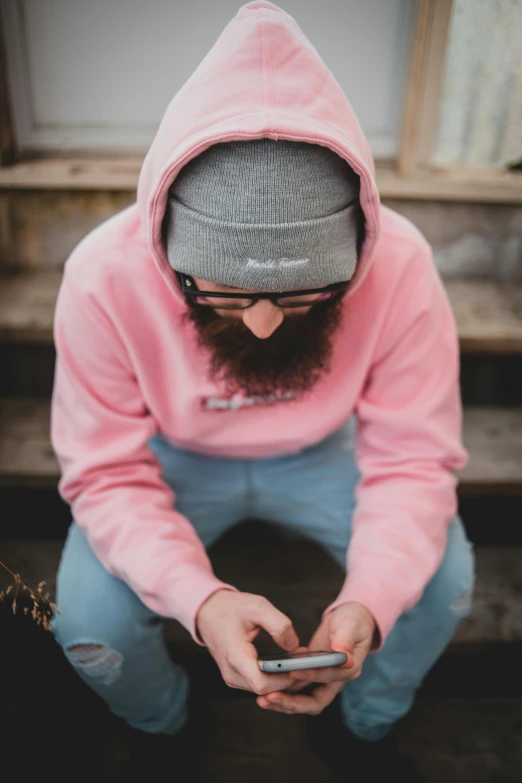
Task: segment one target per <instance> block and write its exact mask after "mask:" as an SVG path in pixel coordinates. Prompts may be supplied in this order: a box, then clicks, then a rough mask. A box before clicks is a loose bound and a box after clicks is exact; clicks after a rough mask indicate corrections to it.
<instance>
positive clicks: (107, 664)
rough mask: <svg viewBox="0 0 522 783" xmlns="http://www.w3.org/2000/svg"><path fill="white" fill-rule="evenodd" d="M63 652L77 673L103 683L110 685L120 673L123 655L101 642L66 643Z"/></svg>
mask: <svg viewBox="0 0 522 783" xmlns="http://www.w3.org/2000/svg"><path fill="white" fill-rule="evenodd" d="M64 652H65V655H66V656H67V658H68V659H69V661H70V662H71V664H72V665H73V666H74V668H75V669H76V670H77V671H78V672H79V673H81V674H82V675H83V676H84V677H86V678H88V679H90V678H93V679H97V680H98V681H99V682H101V683H102V684H103V685H112V684H113V683H115V682H116V680H117V679H118V678H119V677H120V675H121V673H122V667H123V655H122V654H121V653H120V652H118V651H117V650H111V649H110V648H109V647H105V645H103V644H91V643H85V642H84V643H80V644H68V645H67V647H66V648H65V650H64Z"/></svg>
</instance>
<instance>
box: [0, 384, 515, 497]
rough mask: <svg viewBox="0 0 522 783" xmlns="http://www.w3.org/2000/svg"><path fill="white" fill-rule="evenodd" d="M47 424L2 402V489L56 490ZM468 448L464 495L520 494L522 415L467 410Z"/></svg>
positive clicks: (35, 407)
mask: <svg viewBox="0 0 522 783" xmlns="http://www.w3.org/2000/svg"><path fill="white" fill-rule="evenodd" d="M49 422H50V411H49V404H48V403H45V402H35V401H30V400H23V399H4V400H0V432H1V433H2V436H1V438H0V484H1V483H3V484H4V485H15V484H22V485H23V486H26V485H27V486H49V487H53V486H56V484H57V481H58V478H59V471H58V465H57V462H56V458H55V456H54V453H53V451H52V447H51V443H50V437H49ZM464 444H465V446H466V448H467V449H468V450H469V453H470V459H469V464H468V466H467V467H466V468H465V469H464V470H463V471H461V473H460V491H461V492H463V493H468V494H470V493H473V494H476V493H477V492H478V493H480V494H484V493H498V492H501V493H520V492H522V411H520V410H518V409H516V410H504V409H498V408H489V409H484V408H479V409H473V408H470V409H469V408H468V409H465V411H464Z"/></svg>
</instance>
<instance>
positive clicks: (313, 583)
mask: <svg viewBox="0 0 522 783" xmlns="http://www.w3.org/2000/svg"><path fill="white" fill-rule="evenodd" d="M62 547H63V539H61V538H60V539H36V538H34V539H4V540H0V560H1V561H2V562H3V563H5V565H7V566H8V567H9V568H10V569H11V570H12V571H14V572H15V573H19V574H20V577H21V579H22V580H23V581H24V582H25V583H26V584H28V585H30V586H32V587H35V586H36V585H37V584H38V583H39V582H40V581H42V580H45V582H46V583H47V587H46V590H49V591H50V592H51V596H53V595H54V594H55V577H56V571H57V568H58V563H59V560H60V555H61V550H62ZM209 556H210V559H211V561H212V565H213V568H214V571H215V573H216V574H217V576H218V577H219V578H220V579H222V580H223V581H226V582H229V583H231V584H234V585H235V586H236V587H238V588H239V589H240V590H243V591H245V592H251V593H256V594H259V595H264V596H265V597H266V598H268V599H269V600H270V601H272V602H273V603H274V604H275V605H276V606H277V607H278V608H279V609H281V611H283V612H285V613H286V614H288V616H289V617H291V618H292V620H293V622H294V626H295V628H296V630H297V632H298V634H299V636H300V638H301V639H302V640H306V641H308V639H309V638H310V636H311V635H312V633H313V631H314V630H315V628H316V627H317V625H318V624H319V622H320V619H321V614H322V612H323V611H324V609H325V608H326V606H328V604H329V603H331V602H332V601H333V600H334V599H335V597H336V596H337V594H338V592H339V589H340V587H341V585H342V582H343V572H342V570H341V569H340V567H339V566H338V565H337V564H336V563H334V562H333V561H332V560H331V559H330V557H329V556H328V555H327V554H326V553H325V552H324V551H323V550H322V549H320V547H319V546H317V545H316V544H313V543H312V542H309V541H307V540H305V539H303V538H301V537H299V538H297V537H296V538H291V539H289V538H288V537H287V536H285V534H284V532H281V531H280V530H279V529H278V528H276V527H275V526H273V525H267V524H265V523H260V522H252V521H250V522H247V523H245V524H241V525H239V526H238V527H236V528H235V529H234V530H232V531H231V532H230V533H228V534H227V535H226V536H224V537H223V538H222V539H221V540H220V541H219V542H218V543H217V544H216V545H215V546H214V547H212V548H211V549H210V551H209ZM521 564H522V547H520V546H513V547H489V546H485V547H476V573H477V581H476V590H475V600H474V606H473V610H472V613H471V615H470V616H469V617H468V618H467V619H466V620H464V622H463V623H462V624H461V626H460V628H459V630H458V632H457V635H456V637H455V640H454V645H456V646H457V647H458V648H459V649H461V648H466V647H474V648H480V647H481V646H484V645H491V644H498V643H505V642H511V643H513V642H522V582H521V580H520V568H521ZM0 576H1V581H0V583H1V584H7V583H8V575H7V574H6V575H5V576H6V578H5V579H4V578H3V576H2V575H0ZM265 637H266V638H265ZM167 638H168V640H169V643H170V645H171V646H172V648H173V650H176V651H177V652H178V654H180V655H181V656H182V657H183V656H185V657H186V656H189V657H193V655H196V656H199V655H206V652H205V650H204V648H201V647H200V646H198V645H196V644H195V643H194V642H193V641H192V639H191V637H190V636H189V634H188V633H187V631H186V630H185V629H184V628H182V627H181V626H180V625H179V624H178V623H176V622H174V621H169V622H168V623H167ZM259 641H260V645H261V647H262V649H263V650H266V651H267V652H268V651H273V648H272V642H271V641H270V640H269V637H268V636H266V635H262V636H261V637H259Z"/></svg>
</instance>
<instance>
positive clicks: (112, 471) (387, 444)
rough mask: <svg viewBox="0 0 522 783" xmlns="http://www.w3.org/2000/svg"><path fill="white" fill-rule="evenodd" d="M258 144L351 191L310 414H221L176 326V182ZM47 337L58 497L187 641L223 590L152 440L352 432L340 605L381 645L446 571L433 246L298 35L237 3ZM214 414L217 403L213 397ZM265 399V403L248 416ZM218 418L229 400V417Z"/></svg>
mask: <svg viewBox="0 0 522 783" xmlns="http://www.w3.org/2000/svg"><path fill="white" fill-rule="evenodd" d="M260 137H269V138H271V139H288V140H296V141H306V142H310V143H313V144H321V145H325V146H327V147H329V148H330V149H332V150H333V151H334V152H336V153H337V154H339V155H341V156H342V157H343V158H345V160H346V161H347V162H348V163H349V164H350V166H351V167H352V168H353V169H354V170H355V171H356V172H357V173H358V174H359V176H360V179H361V196H360V199H361V205H362V208H363V210H364V213H365V217H366V240H365V244H364V247H363V249H362V253H361V258H360V262H359V265H358V271H357V273H356V277H355V279H354V284H353V285H352V288H351V291H350V293H349V295H348V296H347V297H346V298H345V300H344V301H345V305H346V307H345V318H344V322H343V325H342V327H341V328H340V329H339V331H338V333H336V335H335V338H334V353H333V363H332V369H331V372H330V373H329V374H328V375H327V376H325V377H324V379H323V380H322V381H320V382H319V384H318V386H317V387H316V389H315V390H314V393H313V394H312V396H311V397H310V398H307V399H306V400H303V401H301V402H299V401H291V400H281V401H279V402H276V403H272V404H264V405H263V404H260V405H259V404H258V405H242V404H241V399H239V400H235V401H233V402H232V404H231V405H230V404H229V405H228V408H227V407H225V408H224V409H223V407H222V406H223V403H220V399H221V400H222V398H223V390H222V389H220V388H219V387H218V386H216V385H215V384H213V383H212V382H211V381H210V380H209V377H208V373H207V356H206V354H205V353H203V352H201V351H200V350H199V349H198V347H197V342H196V337H195V333H194V331H193V327H191V326H190V324H188V323H186V322H184V321H183V320H182V315H183V313H184V311H185V307H186V305H185V303H184V299H183V296H182V294H181V292H180V290H179V288H178V284H177V281H176V277H175V275H174V274H173V272H172V269H171V267H170V266H169V264H168V261H167V257H166V254H165V248H164V245H163V242H162V238H161V223H162V218H163V215H164V211H165V206H166V200H167V195H168V189H169V187H170V185H171V184H172V182H173V180H174V179H175V177H176V176H177V174H178V171H179V170H180V169H181V167H182V166H184V165H185V163H187V161H189V160H190V159H191V158H193V157H195V156H196V155H198V154H199V153H200V152H202V151H203V150H205V149H206V148H207V147H209V146H210V145H211V144H215V143H217V142H224V141H231V140H245V139H254V138H260ZM54 337H55V343H56V349H57V365H56V374H55V384H54V391H53V399H52V414H51V435H52V443H53V447H54V450H55V452H56V454H57V457H58V460H59V463H60V466H61V470H62V477H61V481H60V485H59V489H60V493H61V495H62V497H63V498H64V499H65V500H66V501H67V502H68V503H70V504H71V506H72V512H73V516H74V518H75V520H76V521H77V523H78V525H79V526H80V528H81V529H82V530H83V531H84V533H85V534H86V536H87V538H88V540H89V542H90V544H91V547H92V549H93V551H94V552H95V553H96V555H97V556H98V558H99V559H100V561H101V562H102V563H103V565H104V566H105V568H106V569H107V570H108V571H109V572H110V573H112V574H114V575H116V576H118V577H119V578H121V579H123V580H124V581H125V582H126V583H127V584H128V585H130V587H131V588H132V589H133V590H134V591H135V592H136V593H137V594H138V595H139V597H140V598H141V600H142V601H143V602H144V603H145V604H146V605H147V606H149V607H150V608H151V609H153V610H154V611H156V612H158V613H160V614H161V615H164V616H166V617H174V618H176V619H178V620H179V621H180V622H181V623H183V624H184V625H185V627H186V628H187V629H189V630H190V632H191V633H192V635H193V636H194V638H195V640H196V641H198V642H199V643H201V642H200V640H199V639H198V637H197V634H196V629H195V617H196V614H197V611H198V609H199V607H200V606H201V604H202V603H203V602H204V601H205V600H206V599H207V598H208V597H209V596H210V595H211V594H212V593H214V592H215V591H216V590H218V589H220V588H221V587H223V586H224V585H223V583H222V582H221V581H220V580H218V579H217V578H216V577H215V576H214V574H213V572H212V567H211V564H210V561H209V559H208V557H207V555H206V552H205V550H204V548H203V546H202V544H201V542H200V540H199V538H198V537H197V535H196V533H195V531H194V529H193V527H192V526H191V524H190V521H189V520H187V519H186V518H185V517H183V516H182V515H181V514H180V513H178V512H177V511H176V507H175V497H174V495H173V492H172V491H171V490H170V488H169V487H168V486H167V485H166V484H165V483H164V482H163V481H162V479H161V468H160V465H159V464H158V462H157V460H156V458H155V456H154V455H153V454H152V452H151V450H150V449H149V448H148V447H147V440H148V439H149V438H150V437H151V436H152V435H153V434H154V433H156V432H158V431H159V432H161V434H162V435H163V436H164V437H165V438H166V439H167V440H169V441H170V442H172V443H173V444H174V445H175V446H177V447H181V448H183V449H188V450H193V451H196V452H200V453H203V454H206V455H212V456H215V457H218V458H219V457H236V458H249V457H251V458H259V457H273V456H277V455H283V454H290V453H296V452H298V451H299V450H300V449H302V448H304V447H306V446H308V445H310V444H312V443H315V442H317V441H318V440H320V439H321V438H324V437H325V436H327V435H328V434H330V433H332V432H333V431H334V430H335V429H336V428H338V427H339V426H340V425H342V424H343V423H344V422H345V421H346V420H347V419H348V417H349V416H350V415H351V414H352V413H354V412H355V413H356V414H357V417H358V422H359V431H358V439H357V459H358V464H359V468H360V470H361V473H362V480H361V482H360V484H359V487H358V491H357V507H356V511H355V513H354V519H353V536H352V540H351V544H350V549H349V553H348V564H347V566H348V568H347V577H346V581H345V583H344V586H343V588H342V590H341V593H340V595H339V597H338V599H337V600H336V601H335V603H334V604H332V605H331V606H330V607H328V609H327V611H329V610H331V609H332V608H333V607H334V606H337V605H338V604H339V603H342V602H346V601H358V602H360V603H361V604H363V605H364V606H366V607H367V608H368V609H369V611H370V612H371V613H372V614H373V616H374V617H375V619H376V621H377V624H378V627H379V630H380V637H381V639H380V641H381V644H382V642H383V641H384V639H385V638H386V636H387V634H388V633H389V631H390V629H391V628H392V626H393V625H394V623H395V621H396V620H397V618H398V617H399V616H400V615H401V614H402V613H403V612H405V611H406V610H408V609H410V608H411V607H412V606H414V604H415V603H416V602H417V601H418V600H419V598H420V597H421V595H422V592H423V590H424V587H425V585H426V584H427V582H428V581H429V579H430V578H431V577H432V576H433V574H434V572H435V571H436V569H437V567H438V565H439V563H440V562H441V559H442V556H443V553H444V549H445V543H446V534H447V527H448V523H449V522H450V520H451V519H452V517H453V516H454V514H455V512H456V492H455V487H456V480H455V477H454V476H453V474H452V471H453V470H454V469H457V468H462V467H463V466H464V465H465V462H466V452H465V451H464V449H463V447H462V445H461V405H460V397H459V387H458V342H457V337H456V330H455V325H454V320H453V316H452V313H451V310H450V307H449V305H448V300H447V297H446V294H445V291H444V288H443V285H442V283H441V281H440V278H439V276H438V273H437V271H436V268H435V266H434V263H433V259H432V254H431V250H430V247H429V245H428V244H427V242H426V240H425V239H424V237H423V236H422V235H421V234H420V232H419V231H418V230H417V229H416V228H415V227H414V226H413V225H412V224H411V223H410V222H409V221H408V220H406V219H405V218H403V217H401V216H400V215H398V214H397V213H396V212H393V211H392V210H391V209H387V208H385V207H382V206H381V205H380V203H379V195H378V192H377V187H376V184H375V180H374V167H373V161H372V156H371V153H370V150H369V148H368V143H367V141H366V139H365V137H364V135H363V133H362V131H361V128H360V126H359V123H358V121H357V119H356V117H355V115H354V113H353V110H352V108H351V106H350V104H349V103H348V100H347V99H346V97H345V95H344V94H343V92H342V90H341V88H340V87H339V85H338V84H337V82H336V81H335V79H334V77H333V76H332V74H331V73H330V72H329V71H328V69H327V68H326V66H325V64H324V63H323V61H322V60H321V59H320V57H319V55H318V53H317V51H316V50H315V48H314V47H313V46H312V45H311V44H310V42H309V41H308V40H307V39H306V37H305V36H304V34H303V32H302V31H301V30H300V28H299V27H298V25H297V24H296V22H295V21H294V19H293V18H292V17H291V16H289V15H288V14H287V13H286V12H285V11H283V10H282V9H280V8H278V7H277V6H276V5H274V4H273V3H270V2H265V0H259V1H256V2H251V3H247V4H246V5H244V6H242V7H241V8H240V9H239V11H238V13H237V14H236V16H235V17H234V18H233V19H232V21H231V22H230V23H229V24H228V25H227V27H226V28H225V29H224V31H223V33H222V34H221V36H220V37H219V39H218V40H217V41H216V43H215V45H214V46H213V47H212V49H211V50H210V52H209V53H208V54H207V56H206V57H205V58H204V60H203V61H202V62H201V64H200V65H199V66H198V68H197V69H196V70H195V71H194V73H193V74H192V76H191V77H190V78H189V80H188V81H187V82H186V83H185V85H184V86H183V87H182V88H181V89H180V90H179V92H178V93H177V94H176V95H175V96H174V98H173V100H172V101H171V103H170V105H169V106H168V108H167V110H166V112H165V116H164V117H163V120H162V122H161V124H160V127H159V130H158V133H157V135H156V138H155V139H154V142H153V144H152V146H151V148H150V150H149V153H148V154H147V157H146V158H145V161H144V164H143V168H142V170H141V174H140V178H139V185H138V198H137V203H136V204H133V205H132V206H130V207H129V208H127V209H125V210H123V211H122V212H120V213H119V214H117V215H115V216H114V217H112V218H111V219H110V220H107V221H106V222H105V223H103V224H102V225H101V226H99V227H98V228H96V229H95V230H94V231H92V232H91V233H90V234H89V235H88V236H86V237H85V238H84V239H83V240H82V241H81V242H80V243H79V245H78V246H77V247H76V248H75V250H74V251H73V253H72V254H71V256H70V258H69V259H68V260H67V262H66V265H65V272H64V277H63V282H62V285H61V289H60V294H59V297H58V302H57V308H56V315H55V328H54ZM209 400H210V401H211V402H210V403H209V402H208V401H209ZM258 402H259V401H258ZM224 404H225V405H226V403H224Z"/></svg>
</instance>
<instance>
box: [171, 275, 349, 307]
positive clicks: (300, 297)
mask: <svg viewBox="0 0 522 783" xmlns="http://www.w3.org/2000/svg"><path fill="white" fill-rule="evenodd" d="M179 276H180V279H181V290H182V291H183V293H184V294H185V295H186V296H189V297H190V299H191V300H192V301H193V302H195V303H196V304H198V305H201V306H202V307H211V308H213V309H214V310H246V309H247V308H248V307H252V306H253V305H255V304H256V302H258V301H259V299H270V301H271V302H272V303H273V304H275V305H276V307H313V306H314V305H316V304H319V302H326V301H327V300H328V299H332V298H333V297H334V296H337V295H338V294H340V293H342V292H343V291H345V290H346V289H347V287H348V282H345V283H334V284H333V285H328V286H325V287H324V288H310V289H308V290H305V291H285V292H284V293H281V294H250V293H249V294H231V293H228V291H227V292H226V293H222V292H221V291H200V290H199V289H198V287H197V285H196V283H195V281H194V278H193V277H190V275H184V274H180V275H179Z"/></svg>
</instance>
